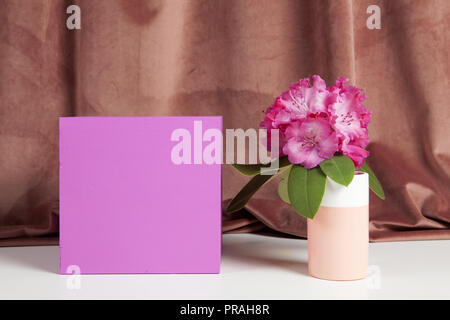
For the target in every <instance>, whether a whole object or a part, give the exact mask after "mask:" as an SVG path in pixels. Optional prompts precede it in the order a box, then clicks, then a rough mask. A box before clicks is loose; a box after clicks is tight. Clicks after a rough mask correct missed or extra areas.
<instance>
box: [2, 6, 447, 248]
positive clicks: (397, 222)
mask: <svg viewBox="0 0 450 320" xmlns="http://www.w3.org/2000/svg"><path fill="white" fill-rule="evenodd" d="M71 4H78V5H79V6H80V7H81V30H74V31H69V30H68V29H67V28H66V18H67V17H68V15H67V14H66V8H67V7H68V6H69V5H71ZM371 4H376V5H378V6H380V8H381V30H369V29H368V28H367V27H366V19H367V18H368V16H369V14H367V13H366V10H367V7H368V6H369V5H371ZM449 29H450V1H448V0H427V1H419V0H414V1H413V0H385V1H381V0H353V1H352V0H330V1H326V0H310V1H308V0H303V1H302V0H283V1H281V0H277V1H273V0H206V1H200V0H179V1H175V0H164V1H163V0H85V1H68V0H67V1H65V0H34V1H18V0H0V245H24V244H49V243H57V232H58V215H59V212H58V117H60V116H87V115H89V116H119V115H120V116H132V115H133V116H159V115H223V118H224V127H225V128H244V129H246V128H252V127H257V126H258V124H259V122H260V121H261V119H262V117H263V113H262V112H263V110H264V109H265V108H267V107H268V106H270V105H271V103H272V102H273V100H274V98H275V97H276V96H277V95H278V94H279V93H280V92H281V91H283V90H285V89H286V88H287V87H288V85H289V84H290V83H291V82H293V81H296V80H298V79H299V78H302V77H306V76H308V75H312V74H319V75H321V76H322V77H323V78H325V80H326V81H327V82H328V83H332V82H334V80H335V79H336V78H337V77H338V76H345V77H348V78H350V79H351V82H352V83H353V84H355V85H357V86H358V87H361V88H363V89H364V90H365V92H366V94H367V97H368V99H367V101H366V106H367V107H368V108H370V109H371V110H373V118H372V122H371V125H370V127H369V129H370V136H371V141H372V142H371V144H370V151H371V157H370V161H369V162H370V164H371V166H372V167H373V169H374V170H375V171H376V173H377V174H378V176H379V178H380V180H381V182H382V183H383V185H384V187H385V191H386V194H387V199H386V201H384V202H383V201H381V200H379V199H378V198H376V197H371V208H370V210H371V211H370V221H371V222H370V238H371V240H373V241H391V240H416V239H450V204H449V201H450V139H449V126H450V107H449V104H448V102H449V101H450V93H449V92H450V91H449V89H450V88H449V87H450V86H449V82H450V70H449V66H450V63H449V61H450V59H449V54H448V51H449V49H450V39H449V38H450V33H449V31H448V30H449ZM247 180H248V178H245V177H242V176H240V175H239V174H238V173H236V172H235V171H234V170H233V169H232V168H230V167H229V166H224V167H223V199H224V206H225V205H226V202H227V199H230V198H231V197H232V196H234V195H235V194H236V192H237V191H238V190H239V189H240V188H241V187H242V186H243V185H244V184H245V183H246V181H247ZM62 214H63V213H62ZM223 228H224V232H252V231H253V232H256V231H264V230H266V231H267V230H273V231H276V232H280V235H281V233H284V234H289V235H295V236H305V234H306V233H305V220H304V219H303V218H301V217H300V216H298V215H297V214H295V213H294V212H293V211H292V209H290V208H289V207H288V206H286V205H284V204H283V203H282V202H281V201H280V200H279V199H278V196H277V192H276V183H269V184H267V185H266V186H264V187H263V188H262V189H261V190H260V191H259V192H258V193H257V194H256V195H255V199H253V200H252V201H251V202H250V203H249V204H248V206H247V208H246V210H244V211H243V212H239V213H237V214H234V215H231V216H229V215H224V223H223Z"/></svg>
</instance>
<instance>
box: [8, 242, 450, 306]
mask: <svg viewBox="0 0 450 320" xmlns="http://www.w3.org/2000/svg"><path fill="white" fill-rule="evenodd" d="M58 251H59V249H58V247H56V246H41V247H11V248H0V299H335V298H337V299H450V241H411V242H386V243H372V244H370V264H371V266H370V273H371V275H370V276H369V277H368V278H367V279H365V280H358V281H349V282H335V281H325V280H319V279H315V278H312V277H310V276H309V275H308V273H307V242H306V240H296V239H284V238H274V237H268V236H262V235H254V234H239V235H238V234H233V235H224V236H223V259H222V271H221V274H207V275H151V274H148V275H83V276H79V277H80V278H77V279H75V278H73V277H74V276H70V275H67V276H62V275H59V274H58V273H57V272H58V265H59V262H58V260H59V256H58Z"/></svg>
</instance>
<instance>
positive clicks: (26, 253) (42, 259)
mask: <svg viewBox="0 0 450 320" xmlns="http://www.w3.org/2000/svg"><path fill="white" fill-rule="evenodd" d="M28 248H31V250H16V248H15V247H11V248H4V249H3V250H2V251H1V255H0V257H1V260H2V263H3V264H10V265H14V266H17V267H18V268H23V269H26V270H33V269H34V270H38V271H45V272H50V273H56V274H58V273H59V248H58V246H39V247H28ZM28 248H27V249H28ZM34 248H35V250H33V249H34Z"/></svg>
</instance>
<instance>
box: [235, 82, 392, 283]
mask: <svg viewBox="0 0 450 320" xmlns="http://www.w3.org/2000/svg"><path fill="white" fill-rule="evenodd" d="M312 80H313V82H312V84H311V82H310V79H309V78H306V79H302V80H300V81H299V82H296V83H293V84H292V85H291V86H290V88H289V90H287V91H286V92H283V93H282V94H281V95H280V96H279V97H278V98H277V99H276V100H275V102H274V104H273V105H272V107H270V108H268V109H267V110H266V113H265V118H264V121H263V122H262V123H261V127H263V128H265V129H266V130H267V144H266V146H267V148H268V149H269V147H270V150H272V151H275V152H276V151H279V154H280V155H281V157H280V158H279V159H277V160H275V161H278V166H277V165H275V166H273V165H272V164H274V163H271V165H270V168H276V169H272V170H271V172H269V173H271V174H272V175H268V174H267V168H265V167H264V166H261V165H256V164H255V165H242V164H235V165H234V167H235V168H236V169H237V170H239V171H240V172H241V173H243V174H245V175H248V176H254V177H253V178H252V179H251V180H250V182H249V183H248V184H247V185H246V186H245V187H244V188H243V189H242V190H241V191H240V192H239V193H238V194H237V195H236V197H235V198H234V199H233V200H232V201H231V202H230V204H229V206H228V212H234V211H237V210H239V209H241V208H243V207H244V206H245V204H246V203H247V201H248V200H249V199H250V198H251V197H252V196H253V194H254V193H255V192H256V191H257V190H258V189H259V187H261V186H262V185H263V184H265V183H266V182H267V181H269V180H270V179H271V178H272V177H274V176H276V175H278V174H280V173H281V174H282V175H283V177H282V179H281V180H280V182H279V185H278V193H279V195H280V198H281V199H282V200H283V201H285V202H287V203H289V204H290V205H292V207H293V208H294V210H295V211H296V212H297V213H299V214H300V215H302V216H304V217H306V218H309V219H307V237H308V269H309V273H310V274H311V275H312V276H313V277H317V278H321V279H327V280H356V279H362V278H364V277H366V276H367V270H368V255H369V252H368V243H369V206H368V204H369V188H370V189H371V190H372V191H373V192H374V193H375V194H376V195H377V196H378V197H380V198H381V199H384V198H385V196H384V191H383V188H382V187H381V184H380V182H379V181H378V179H377V177H376V176H375V174H374V173H373V172H372V170H371V169H370V167H369V166H368V165H367V163H366V162H365V160H366V159H367V157H368V156H369V151H367V150H366V147H367V145H368V143H369V137H368V130H367V125H368V124H369V120H370V116H371V112H370V111H369V110H367V109H366V107H365V106H364V105H363V104H362V102H363V101H364V100H365V95H364V94H363V93H362V91H361V89H358V88H356V87H354V86H350V85H347V84H346V83H347V82H348V80H347V79H344V78H339V79H337V81H336V83H335V84H334V85H332V86H330V87H327V86H326V84H325V81H324V80H323V79H321V78H320V77H319V76H313V77H312ZM274 130H275V131H274ZM277 143H278V148H277ZM273 144H274V145H273ZM272 147H274V148H272ZM275 152H274V153H275ZM273 157H274V158H276V157H275V156H273ZM316 213H318V214H317V217H316V218H315V219H314V220H313V218H314V217H315V216H316Z"/></svg>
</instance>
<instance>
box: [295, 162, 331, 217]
mask: <svg viewBox="0 0 450 320" xmlns="http://www.w3.org/2000/svg"><path fill="white" fill-rule="evenodd" d="M290 171H291V172H290V174H289V180H288V193H289V200H290V201H291V204H292V207H293V208H294V209H295V211H297V212H298V213H299V214H300V215H302V216H304V217H306V218H310V219H313V218H314V216H315V215H316V213H317V211H318V210H319V207H320V203H321V202H322V198H323V194H324V193H325V183H326V180H327V177H326V175H325V174H324V173H323V172H322V170H321V169H320V168H319V167H315V168H313V169H305V168H304V167H302V166H299V165H293V166H292V168H291V170H290Z"/></svg>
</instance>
